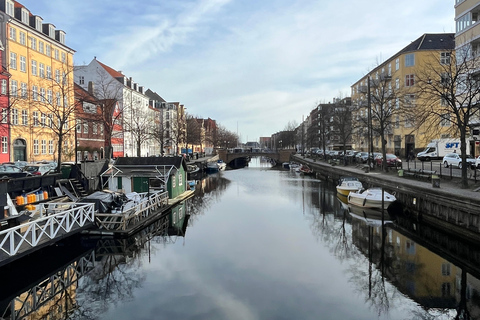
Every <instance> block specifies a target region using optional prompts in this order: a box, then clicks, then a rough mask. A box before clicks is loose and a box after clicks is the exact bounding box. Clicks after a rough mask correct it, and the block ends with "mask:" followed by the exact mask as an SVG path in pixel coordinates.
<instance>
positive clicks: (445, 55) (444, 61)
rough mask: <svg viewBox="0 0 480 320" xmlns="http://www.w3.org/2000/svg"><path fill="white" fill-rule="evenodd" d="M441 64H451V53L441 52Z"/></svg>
mask: <svg viewBox="0 0 480 320" xmlns="http://www.w3.org/2000/svg"><path fill="white" fill-rule="evenodd" d="M440 63H441V64H446V65H448V64H450V52H440Z"/></svg>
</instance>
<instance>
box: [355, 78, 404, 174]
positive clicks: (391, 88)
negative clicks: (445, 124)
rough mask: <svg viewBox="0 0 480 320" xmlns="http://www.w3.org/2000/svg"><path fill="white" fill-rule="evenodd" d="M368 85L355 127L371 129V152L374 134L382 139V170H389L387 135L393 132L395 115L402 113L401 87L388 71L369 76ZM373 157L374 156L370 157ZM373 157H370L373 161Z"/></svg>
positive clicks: (363, 90)
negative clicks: (395, 82)
mask: <svg viewBox="0 0 480 320" xmlns="http://www.w3.org/2000/svg"><path fill="white" fill-rule="evenodd" d="M367 78H368V79H367V86H363V87H362V90H361V92H362V93H363V94H364V97H365V99H364V100H363V101H364V103H363V104H360V105H357V110H356V111H357V112H356V114H357V116H356V117H355V119H354V120H355V127H356V128H359V127H363V128H365V127H366V128H368V129H369V135H368V136H369V144H370V148H369V149H370V152H373V150H372V149H373V148H372V147H373V136H374V135H375V136H376V137H377V138H379V139H380V141H381V150H382V155H383V158H382V159H383V162H382V170H384V171H388V166H387V162H386V153H387V150H386V145H387V140H386V138H387V136H388V135H390V134H393V127H392V122H393V119H394V116H395V115H398V114H401V109H400V106H399V99H400V97H401V92H400V91H401V89H400V87H399V86H397V85H396V84H395V85H393V84H392V82H391V76H390V75H388V74H387V73H382V74H378V73H377V74H376V76H375V77H374V78H373V79H372V78H371V76H368V77H367ZM370 158H373V157H372V156H370V157H369V159H370ZM372 160H373V159H370V161H372Z"/></svg>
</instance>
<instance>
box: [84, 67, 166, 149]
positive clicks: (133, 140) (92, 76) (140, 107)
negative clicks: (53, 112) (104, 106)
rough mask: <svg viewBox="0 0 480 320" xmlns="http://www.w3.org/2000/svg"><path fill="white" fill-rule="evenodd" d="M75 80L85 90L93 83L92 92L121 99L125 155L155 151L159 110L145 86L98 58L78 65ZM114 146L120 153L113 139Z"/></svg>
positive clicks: (105, 98)
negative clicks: (146, 92) (156, 116)
mask: <svg viewBox="0 0 480 320" xmlns="http://www.w3.org/2000/svg"><path fill="white" fill-rule="evenodd" d="M75 83H77V84H78V85H80V86H81V87H82V88H84V89H87V88H88V86H89V85H90V86H93V87H94V91H93V92H94V94H95V96H96V97H97V98H98V99H100V100H115V101H117V102H118V110H117V113H118V112H121V113H122V124H121V125H122V128H123V147H121V149H122V150H123V153H124V155H125V156H149V155H154V154H155V152H156V150H157V149H156V146H155V141H154V140H153V139H152V138H151V136H152V132H153V130H154V126H155V115H156V112H155V111H154V110H152V108H151V107H150V103H149V100H150V99H149V97H148V96H147V95H146V94H145V92H144V87H143V86H140V85H139V84H138V83H136V82H135V81H133V79H132V78H131V77H127V76H125V75H124V74H123V73H122V72H121V71H118V70H115V69H113V68H112V67H109V66H107V65H106V64H104V63H102V62H100V61H98V60H97V59H96V58H94V59H93V60H92V61H91V62H90V63H89V64H88V65H83V66H78V67H76V69H75ZM116 109H117V108H116ZM117 142H118V140H117ZM112 146H113V149H114V153H115V152H117V153H118V152H119V150H118V149H119V148H118V147H119V146H116V145H114V144H113V142H112Z"/></svg>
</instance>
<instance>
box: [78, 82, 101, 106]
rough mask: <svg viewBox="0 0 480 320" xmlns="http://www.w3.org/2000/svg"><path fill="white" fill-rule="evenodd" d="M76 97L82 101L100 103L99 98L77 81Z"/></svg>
mask: <svg viewBox="0 0 480 320" xmlns="http://www.w3.org/2000/svg"><path fill="white" fill-rule="evenodd" d="M74 92H75V98H76V99H77V100H80V101H86V102H90V103H98V99H97V98H96V97H95V96H94V95H92V94H91V93H90V92H88V91H87V90H85V89H83V88H82V87H81V86H80V85H78V84H77V83H76V82H75V83H74Z"/></svg>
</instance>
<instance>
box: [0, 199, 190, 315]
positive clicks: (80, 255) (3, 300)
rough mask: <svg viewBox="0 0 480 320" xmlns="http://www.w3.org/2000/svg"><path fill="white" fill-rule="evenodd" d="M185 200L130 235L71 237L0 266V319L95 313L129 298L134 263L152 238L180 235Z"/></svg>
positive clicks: (136, 277) (135, 277) (135, 283)
mask: <svg viewBox="0 0 480 320" xmlns="http://www.w3.org/2000/svg"><path fill="white" fill-rule="evenodd" d="M188 201H189V200H186V201H184V202H182V203H180V204H178V205H176V206H175V207H173V208H172V209H171V211H169V213H168V214H166V215H164V216H162V217H161V218H159V219H158V220H157V221H156V222H154V223H152V224H151V225H149V226H148V227H147V228H145V229H143V230H142V231H140V232H138V233H137V234H135V235H133V236H131V237H129V238H125V239H122V238H114V237H106V238H105V237H103V238H98V239H94V238H75V239H70V240H69V241H68V242H65V243H62V244H60V246H59V247H52V248H47V249H45V250H42V251H41V252H38V253H37V254H34V255H32V256H30V257H28V258H25V259H19V260H17V261H15V262H14V263H12V264H9V265H8V266H5V267H3V268H1V269H0V283H2V290H1V292H0V319H5V320H7V319H8V320H13V319H67V318H68V319H95V318H97V316H98V314H99V313H101V312H104V311H105V310H107V308H108V307H109V306H110V305H111V303H112V301H117V303H121V301H125V300H128V299H129V297H130V296H131V294H132V292H133V290H134V289H135V288H138V287H140V286H141V284H142V283H143V281H144V276H143V275H142V274H140V273H139V272H138V270H139V269H140V268H139V264H141V263H142V261H144V259H141V258H142V257H148V258H149V257H150V255H151V250H153V249H152V246H151V245H150V244H151V242H152V241H154V242H155V243H163V244H165V245H167V244H169V243H175V242H176V241H177V239H178V238H182V239H184V237H185V233H186V230H187V225H188V220H189V215H188V214H187V208H188V207H189V205H188ZM39 260H41V261H45V263H41V264H40V263H39V262H38V261H39ZM62 263H63V264H62ZM25 266H35V267H34V268H31V267H25ZM6 288H8V290H7V289H6Z"/></svg>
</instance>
